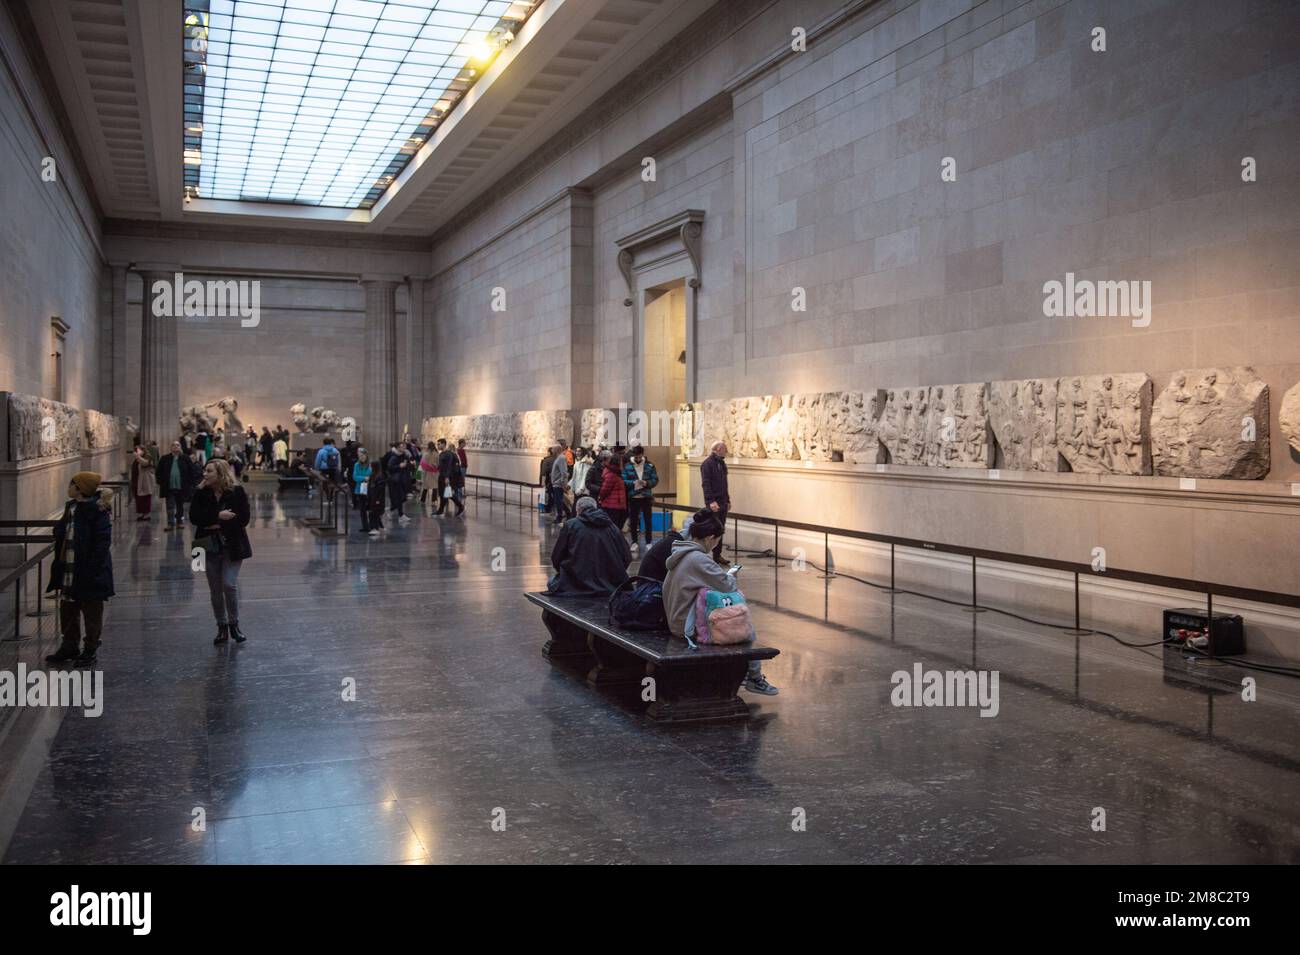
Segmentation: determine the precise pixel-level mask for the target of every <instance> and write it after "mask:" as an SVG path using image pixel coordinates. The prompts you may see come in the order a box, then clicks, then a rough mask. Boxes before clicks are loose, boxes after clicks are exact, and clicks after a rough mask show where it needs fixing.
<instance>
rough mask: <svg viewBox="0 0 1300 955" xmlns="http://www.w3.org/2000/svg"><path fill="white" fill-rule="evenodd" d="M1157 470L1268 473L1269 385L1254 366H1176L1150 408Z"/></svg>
mask: <svg viewBox="0 0 1300 955" xmlns="http://www.w3.org/2000/svg"><path fill="white" fill-rule="evenodd" d="M1151 458H1152V465H1153V467H1154V469H1155V473H1156V474H1164V475H1171V476H1177V477H1199V478H1236V479H1241V480H1256V479H1258V478H1262V477H1263V476H1264V475H1266V474H1267V473H1268V469H1269V441H1268V385H1266V384H1264V382H1263V381H1261V380H1260V379H1259V377H1258V376H1257V375H1256V374H1255V370H1254V369H1253V368H1228V369H1224V368H1197V369H1190V370H1187V369H1185V370H1182V371H1176V372H1174V374H1173V376H1172V377H1171V378H1170V380H1169V385H1168V386H1167V387H1166V388H1165V389H1164V390H1163V391H1161V392H1160V394H1159V395H1158V396H1157V397H1156V399H1155V403H1154V404H1153V406H1152V408H1151Z"/></svg>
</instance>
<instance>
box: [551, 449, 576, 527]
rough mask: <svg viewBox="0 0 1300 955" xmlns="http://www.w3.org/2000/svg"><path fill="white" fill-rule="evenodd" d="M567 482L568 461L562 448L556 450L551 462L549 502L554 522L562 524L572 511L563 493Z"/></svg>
mask: <svg viewBox="0 0 1300 955" xmlns="http://www.w3.org/2000/svg"><path fill="white" fill-rule="evenodd" d="M568 483H569V462H568V460H567V459H566V458H565V457H564V453H563V450H561V451H558V452H556V455H555V460H554V461H552V462H551V503H552V504H553V505H554V506H555V523H557V524H563V523H564V519H565V518H566V517H568V516H569V515H570V514H572V513H573V512H572V511H570V510H569V501H568V499H567V498H566V497H565V495H564V487H565V485H566V484H568Z"/></svg>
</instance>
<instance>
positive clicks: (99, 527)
mask: <svg viewBox="0 0 1300 955" xmlns="http://www.w3.org/2000/svg"><path fill="white" fill-rule="evenodd" d="M100 480H101V478H100V476H99V475H98V474H96V473H95V472H94V471H79V472H78V473H77V474H75V475H73V477H72V482H71V483H70V484H69V485H68V498H69V500H68V503H67V504H66V505H65V506H64V508H63V516H62V517H61V518H60V519H59V522H58V523H57V524H55V525H54V562H53V563H52V564H51V565H50V583H49V586H47V587H46V588H45V589H46V591H47V592H49V593H57V594H58V595H59V629H60V631H61V632H62V634H63V642H62V643H61V644H60V646H59V649H58V650H57V651H56V652H54V653H51V654H49V655H48V656H47V657H46V658H45V660H46V662H47V663H67V662H69V661H72V663H73V665H74V666H79V667H86V666H93V665H94V664H95V657H96V653H97V652H98V650H99V643H100V634H101V633H102V632H103V629H104V603H105V601H107V600H108V598H109V597H111V596H113V557H112V546H113V519H112V517H111V516H110V515H111V513H112V506H113V504H112V501H113V492H112V491H111V490H109V489H107V488H105V489H104V490H102V491H101V490H100V489H99V482H100ZM83 620H84V622H85V645H84V647H81V638H82V626H81V624H82V621H83ZM79 648H80V650H79Z"/></svg>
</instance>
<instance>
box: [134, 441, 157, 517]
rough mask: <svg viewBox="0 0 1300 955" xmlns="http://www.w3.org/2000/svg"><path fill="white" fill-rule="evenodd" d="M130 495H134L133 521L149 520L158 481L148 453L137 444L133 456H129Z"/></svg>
mask: <svg viewBox="0 0 1300 955" xmlns="http://www.w3.org/2000/svg"><path fill="white" fill-rule="evenodd" d="M131 493H132V494H133V495H135V513H136V518H135V519H136V520H137V521H147V520H151V519H152V515H153V496H154V495H155V494H157V493H158V479H157V478H156V477H155V476H154V466H153V463H152V462H150V460H149V452H148V451H146V450H145V449H144V448H143V447H141V446H140V445H138V444H137V445H136V446H135V454H133V455H132V456H131Z"/></svg>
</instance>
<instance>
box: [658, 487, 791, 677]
mask: <svg viewBox="0 0 1300 955" xmlns="http://www.w3.org/2000/svg"><path fill="white" fill-rule="evenodd" d="M725 533H726V528H725V527H724V526H723V524H722V522H721V521H720V520H718V515H717V514H715V513H714V512H713V511H711V510H709V509H708V508H705V509H704V510H701V511H696V512H695V516H694V517H692V518H691V523H690V532H689V534H688V535H687V537H686V539H685V540H680V541H678V542H677V543H675V544H673V552H672V553H671V554H670V555H669V556H668V576H666V577H665V578H664V610H665V612H666V613H667V615H668V629H669V630H671V631H672V633H673V635H674V636H678V637H681V636H685V635H686V624H687V617H689V616H690V613H691V608H692V607H694V606H695V598H696V595H697V594H699V592H700V591H701V590H717V591H720V592H722V593H731V592H732V591H735V590H739V589H740V588H739V587H737V586H736V571H738V570H739V569H740V568H739V567H733V568H732V569H731V570H723V569H722V568H721V567H719V566H718V564H717V563H716V562H715V561H714V559H713V557H712V556H711V554H712V552H713V551H714V550H715V548H717V547H718V546H719V545H720V544H721V543H722V537H723V535H724V534H725ZM692 636H693V634H692ZM741 686H743V687H744V688H745V689H746V690H749V691H750V692H751V693H761V694H762V695H764V696H776V694H777V692H778V691H777V688H776V687H774V686H773V685H772V684H771V683H768V682H767V678H766V677H764V676H763V665H762V664H761V663H760V662H759V661H758V660H752V661H750V664H749V673H748V675H747V676H746V677H745V682H744V683H743V684H741Z"/></svg>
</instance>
